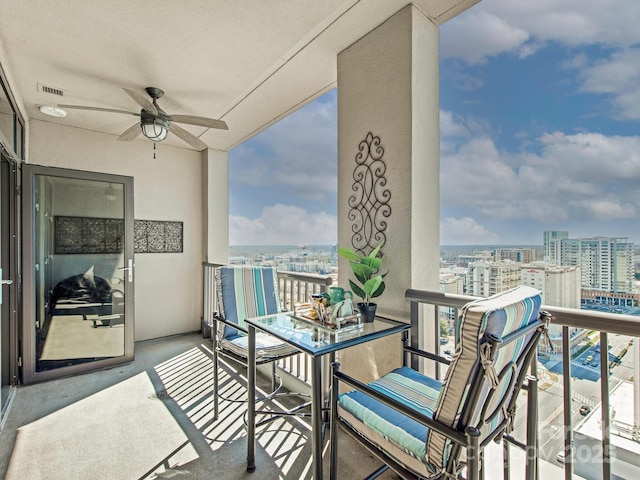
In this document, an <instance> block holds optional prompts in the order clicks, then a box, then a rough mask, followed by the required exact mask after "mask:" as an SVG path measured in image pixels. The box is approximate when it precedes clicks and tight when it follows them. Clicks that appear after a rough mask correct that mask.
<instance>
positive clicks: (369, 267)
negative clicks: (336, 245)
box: [338, 244, 389, 322]
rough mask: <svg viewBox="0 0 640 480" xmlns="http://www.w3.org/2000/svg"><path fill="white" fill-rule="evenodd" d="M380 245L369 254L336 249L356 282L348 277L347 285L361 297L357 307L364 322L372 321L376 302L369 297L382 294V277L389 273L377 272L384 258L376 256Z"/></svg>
mask: <svg viewBox="0 0 640 480" xmlns="http://www.w3.org/2000/svg"><path fill="white" fill-rule="evenodd" d="M381 247H382V244H380V245H378V246H377V247H376V248H375V249H373V251H372V252H371V253H370V254H369V255H360V254H358V253H356V252H355V251H353V250H351V249H350V248H348V247H342V248H340V249H338V255H340V256H341V257H343V258H346V259H347V260H349V265H350V266H351V270H352V271H353V274H354V275H355V277H356V280H357V282H358V283H356V282H354V281H353V280H351V279H350V280H349V285H350V286H351V289H352V290H353V293H355V294H356V295H357V296H359V297H360V298H362V302H360V303H358V309H359V310H360V313H361V314H362V316H363V317H364V321H365V322H372V321H373V317H374V316H375V313H376V307H377V304H375V303H373V302H372V301H371V299H372V298H375V297H378V296H380V295H382V292H384V287H385V285H384V277H385V276H386V275H387V273H389V272H386V273H383V274H380V273H379V271H380V267H381V266H382V262H383V260H384V259H385V257H384V255H383V256H381V257H379V256H378V254H379V253H380V248H381Z"/></svg>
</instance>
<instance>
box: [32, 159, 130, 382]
mask: <svg viewBox="0 0 640 480" xmlns="http://www.w3.org/2000/svg"><path fill="white" fill-rule="evenodd" d="M27 187H28V188H29V189H30V191H29V192H27ZM23 188H24V198H25V200H26V199H29V200H30V202H24V204H23V205H24V211H23V214H24V217H23V218H29V217H30V218H31V219H32V221H31V222H28V223H30V225H29V227H27V225H26V224H25V228H24V234H25V241H26V240H27V239H32V243H33V244H32V245H27V244H26V243H25V246H24V250H25V253H26V252H30V253H31V255H30V256H29V257H30V258H29V260H31V261H26V262H25V264H24V268H23V269H24V272H25V278H24V290H25V295H24V298H25V306H24V307H25V309H24V335H25V343H24V346H25V365H24V367H25V368H24V372H23V373H24V375H23V377H24V381H25V383H29V381H32V380H33V381H35V380H39V379H48V378H54V377H57V376H60V375H69V374H71V373H76V372H78V373H79V372H84V371H88V370H91V369H95V368H98V367H104V366H107V365H113V364H117V363H122V362H125V361H130V360H131V359H132V358H133V315H132V312H133V303H132V302H133V218H132V212H133V200H132V199H133V179H132V178H131V177H120V176H114V175H106V174H97V173H92V172H80V171H73V170H62V169H54V168H48V167H39V166H28V167H27V166H25V169H24V179H23ZM27 203H30V205H26V204H27ZM27 209H28V211H29V214H28V215H29V216H27ZM29 230H33V231H32V232H30V231H29ZM27 256H28V255H25V257H27ZM27 272H29V275H27ZM26 351H28V352H29V354H28V359H27V358H26V357H27V353H26ZM27 360H28V361H27Z"/></svg>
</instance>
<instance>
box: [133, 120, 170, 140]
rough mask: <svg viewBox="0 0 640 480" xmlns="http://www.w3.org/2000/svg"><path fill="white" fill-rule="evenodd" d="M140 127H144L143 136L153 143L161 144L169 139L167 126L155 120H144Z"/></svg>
mask: <svg viewBox="0 0 640 480" xmlns="http://www.w3.org/2000/svg"><path fill="white" fill-rule="evenodd" d="M140 126H141V127H142V134H143V135H144V136H145V137H147V138H148V139H149V140H151V141H152V142H161V141H162V140H164V139H165V138H167V133H169V129H168V128H167V126H166V125H163V124H162V123H161V122H158V121H156V120H155V119H153V120H143V121H142V122H141V123H140Z"/></svg>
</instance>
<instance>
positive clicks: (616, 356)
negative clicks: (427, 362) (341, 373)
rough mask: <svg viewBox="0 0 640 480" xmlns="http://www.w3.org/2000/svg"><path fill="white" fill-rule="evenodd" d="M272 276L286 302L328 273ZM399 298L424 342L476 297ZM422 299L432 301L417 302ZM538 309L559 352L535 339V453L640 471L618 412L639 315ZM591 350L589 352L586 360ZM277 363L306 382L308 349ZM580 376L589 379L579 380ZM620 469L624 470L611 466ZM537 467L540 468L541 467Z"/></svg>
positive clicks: (637, 442)
mask: <svg viewBox="0 0 640 480" xmlns="http://www.w3.org/2000/svg"><path fill="white" fill-rule="evenodd" d="M216 266H219V265H217V264H210V263H204V264H203V269H204V283H203V285H204V311H203V318H204V319H211V314H212V313H213V311H215V288H214V286H215V282H214V274H213V272H214V268H215V267H216ZM278 279H279V287H280V292H281V296H282V298H281V300H282V306H283V308H284V309H291V308H292V306H293V304H295V303H297V302H303V301H306V300H307V299H308V297H309V295H310V294H311V293H318V292H323V291H326V290H327V289H328V288H329V286H330V285H331V284H332V279H331V277H329V276H322V275H313V274H301V273H294V272H278ZM405 298H406V299H407V300H408V301H409V302H410V303H411V309H410V310H411V315H410V316H411V323H412V329H411V332H412V337H413V338H412V343H413V344H414V345H420V346H421V347H423V348H424V345H423V343H424V341H423V339H424V338H429V337H431V338H433V339H438V338H440V319H441V318H444V319H449V320H450V319H455V318H457V316H458V310H459V309H460V308H461V307H462V306H463V305H465V304H466V303H467V302H469V301H472V300H474V299H475V298H476V297H471V296H466V295H454V294H445V293H442V292H436V291H426V290H414V289H409V290H407V291H406V294H405ZM425 305H429V306H432V307H428V308H426V309H425V308H422V307H423V306H425ZM542 309H543V310H546V311H548V312H549V313H551V315H552V321H551V324H552V326H553V325H556V326H557V330H558V332H557V333H556V334H555V335H553V334H552V343H553V344H555V345H556V346H557V347H558V350H559V353H553V352H550V351H547V350H546V349H545V348H546V347H545V345H544V343H541V346H540V349H539V352H538V359H536V360H534V363H533V366H532V373H533V374H537V377H538V387H539V392H538V395H537V398H538V401H537V408H536V411H535V412H533V414H534V415H536V416H537V418H538V426H539V428H538V448H537V452H536V457H538V456H539V459H540V460H543V461H547V462H549V463H552V464H555V465H556V466H557V467H558V468H563V469H564V478H565V479H566V480H571V479H573V478H586V479H591V478H594V479H595V478H598V479H599V478H602V479H611V478H628V475H629V473H628V472H629V471H631V472H634V476H637V475H639V474H640V426H639V423H640V422H638V416H640V412H636V416H635V417H632V418H633V419H632V420H631V421H629V420H628V416H627V417H625V418H626V419H622V418H620V417H621V415H620V414H621V413H622V412H621V410H622V409H626V410H627V411H628V410H629V409H630V410H631V411H633V409H634V405H637V404H638V402H640V388H639V385H640V379H639V378H638V377H639V374H640V372H639V370H640V366H639V363H640V361H639V359H638V351H639V350H640V347H639V346H638V345H639V344H640V338H639V335H640V317H636V316H631V315H624V314H618V313H603V312H598V311H591V310H580V309H570V308H561V307H555V306H547V305H543V306H542ZM430 310H432V311H433V317H432V318H431V317H430V315H431V314H430V313H428V314H427V315H426V316H425V315H424V314H422V313H421V312H423V311H426V312H429V311H430ZM205 323H206V322H205ZM454 331H455V330H454ZM420 335H421V336H422V338H421V337H420ZM433 344H435V345H436V348H438V349H439V350H440V351H439V352H438V353H441V354H442V353H443V354H444V356H446V355H449V354H453V351H454V349H455V339H454V338H452V337H451V339H450V340H448V341H447V342H446V343H444V344H443V343H440V342H438V341H434V342H433ZM447 352H448V353H447ZM590 352H593V353H590ZM589 356H591V357H592V358H591V360H590V361H589V362H586V361H585V358H589ZM585 363H589V364H588V365H586V364H585ZM279 366H280V367H281V369H282V370H284V371H285V372H288V373H289V374H291V375H293V376H294V377H296V378H298V379H299V380H301V381H303V382H305V383H309V382H310V376H309V375H310V374H309V368H308V361H307V358H306V356H304V355H302V354H301V355H298V356H297V357H291V358H290V359H287V360H286V361H282V362H281V363H280V364H279ZM433 368H434V370H435V371H436V376H437V377H442V376H443V375H444V371H438V368H440V367H439V365H434V366H433ZM622 370H623V371H624V374H621V371H622ZM585 375H586V376H587V377H589V378H588V379H585V378H584V377H585ZM581 377H582V378H581ZM602 379H605V381H602ZM621 383H626V384H627V385H626V386H629V384H631V388H630V390H631V392H632V394H631V398H629V399H628V401H627V404H625V405H624V406H622V407H621V406H618V405H617V404H615V402H613V403H612V393H615V390H617V389H618V387H619V386H620V384H621ZM585 386H586V387H589V388H586V387H585ZM585 388H586V390H585ZM522 396H523V397H525V398H524V399H523V400H522V402H519V404H521V405H522V407H523V408H526V391H525V392H523V395H522ZM582 407H588V408H586V409H584V410H583V409H582ZM636 408H638V410H640V407H636ZM581 410H582V411H581ZM585 412H586V414H585ZM525 415H526V412H525V411H522V412H519V413H518V414H517V415H516V425H515V426H514V432H513V443H514V444H515V445H522V442H519V441H518V440H517V438H523V437H524V435H525V434H526V432H524V425H525V422H524V418H526V417H525ZM594 425H595V426H596V428H595V429H594V428H593V427H594ZM549 432H552V433H549ZM594 432H595V433H594ZM552 435H553V436H552ZM620 439H622V440H624V442H626V443H624V442H622V440H620ZM621 442H622V443H621ZM528 453H529V452H528ZM507 463H509V461H508V460H507ZM617 464H618V465H617ZM618 468H620V469H621V470H622V472H623V473H622V474H620V473H616V470H617V469H618ZM576 470H578V471H576ZM558 471H559V470H558ZM537 472H538V474H539V472H540V469H539V468H538V470H537ZM559 472H560V471H559ZM585 472H586V473H585ZM538 477H539V475H538ZM554 478H557V477H554Z"/></svg>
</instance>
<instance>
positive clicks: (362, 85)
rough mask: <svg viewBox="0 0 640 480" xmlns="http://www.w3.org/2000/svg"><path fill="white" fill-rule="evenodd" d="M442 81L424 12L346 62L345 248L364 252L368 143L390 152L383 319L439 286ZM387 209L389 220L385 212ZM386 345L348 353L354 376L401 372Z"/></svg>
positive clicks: (386, 29) (394, 23)
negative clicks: (411, 293)
mask: <svg viewBox="0 0 640 480" xmlns="http://www.w3.org/2000/svg"><path fill="white" fill-rule="evenodd" d="M438 82H439V28H438V26H437V25H436V24H435V23H434V22H433V21H432V20H431V19H429V18H427V17H426V16H425V15H424V14H423V13H422V12H421V11H420V10H418V9H417V8H415V7H414V6H407V7H405V8H404V9H402V10H401V11H400V12H398V13H396V14H395V15H394V16H392V17H391V18H389V19H388V20H387V21H386V22H385V23H383V24H382V25H380V26H378V27H377V28H376V29H374V30H373V31H371V32H370V33H368V34H367V35H366V36H364V37H363V38H361V39H360V40H358V41H357V42H356V43H354V44H353V45H351V46H350V47H348V48H347V49H345V50H344V51H343V52H341V53H340V54H339V55H338V246H349V247H354V246H356V247H357V245H356V244H357V243H358V239H355V238H354V232H353V226H354V223H356V222H357V221H354V219H353V216H351V217H350V212H352V213H353V208H354V207H353V205H352V204H353V201H354V188H353V187H354V185H355V183H357V180H356V179H354V170H355V167H356V164H357V162H356V156H357V155H358V153H359V146H361V145H363V146H364V147H365V148H364V150H363V153H364V155H366V154H367V151H368V146H369V145H368V144H369V142H368V140H367V135H368V134H371V135H372V137H373V139H374V142H375V141H376V138H378V139H379V142H380V145H379V146H380V147H381V148H382V149H383V150H384V152H383V154H382V157H381V158H380V159H379V162H381V163H382V164H383V167H382V168H383V173H382V177H384V179H385V182H384V183H382V182H381V183H380V185H378V186H377V187H376V188H377V191H378V193H379V194H380V195H377V199H379V198H384V199H383V200H382V202H379V203H385V202H386V204H385V205H386V207H385V206H382V207H380V209H379V210H380V212H379V213H378V220H383V222H380V223H378V224H377V225H374V230H379V231H381V232H382V234H383V238H384V239H385V242H386V243H385V245H384V247H383V251H384V253H385V255H386V256H387V259H386V262H385V263H386V267H385V268H386V269H388V270H389V274H388V275H387V277H386V291H385V293H384V294H383V295H382V296H381V297H379V298H377V299H376V301H377V303H378V313H379V314H381V315H385V316H389V317H393V318H398V319H402V320H406V321H409V312H410V308H409V307H410V305H409V303H408V302H407V301H406V300H405V299H404V293H405V291H406V289H407V288H421V289H432V290H437V289H438V267H439V258H440V237H439V219H440V192H439V183H440V180H439V169H440V143H439V85H438ZM370 138H371V137H370ZM362 142H364V143H362ZM376 155H379V151H378V153H376V154H374V156H376ZM376 166H377V167H380V166H381V164H380V163H377V164H376ZM384 192H387V193H384ZM372 201H373V200H372ZM350 202H351V203H350ZM361 203H362V202H361ZM385 209H386V210H387V214H388V215H387V214H381V212H382V210H385ZM374 223H376V222H374ZM356 227H357V225H356ZM372 243H373V244H376V243H377V242H376V241H375V240H374V241H373V242H372ZM369 250H370V249H369ZM339 261H340V263H339V284H340V285H345V286H346V285H348V278H349V277H350V276H351V270H350V269H349V265H348V263H347V262H346V260H343V259H340V260H339ZM425 337H429V338H431V337H433V335H425ZM433 341H434V344H435V342H436V341H437V339H434V340H433ZM379 342H380V343H379V344H375V345H366V346H364V350H366V352H365V353H363V352H362V351H359V352H355V353H354V352H353V351H348V352H345V353H343V354H341V357H340V360H341V361H342V362H343V367H344V368H345V370H349V369H352V372H353V370H357V371H358V373H359V374H362V373H365V374H366V373H367V372H369V373H370V374H371V375H379V374H384V373H386V371H388V370H389V369H390V368H392V367H394V366H396V365H397V364H398V363H399V360H400V353H399V352H400V350H399V340H398V339H397V338H393V339H389V340H381V341H379ZM374 351H375V354H374Z"/></svg>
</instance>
